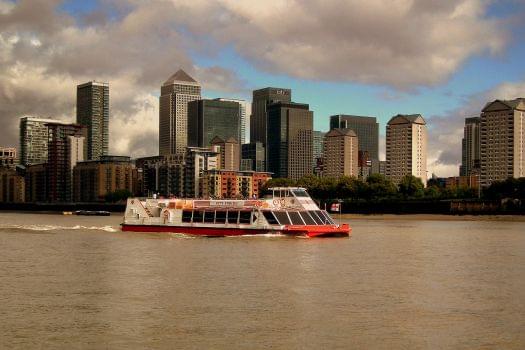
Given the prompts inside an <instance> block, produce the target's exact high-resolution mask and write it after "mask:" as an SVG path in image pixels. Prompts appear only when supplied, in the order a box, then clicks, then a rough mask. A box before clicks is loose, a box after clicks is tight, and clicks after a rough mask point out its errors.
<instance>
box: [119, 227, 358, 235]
mask: <svg viewBox="0 0 525 350" xmlns="http://www.w3.org/2000/svg"><path fill="white" fill-rule="evenodd" d="M122 231H128V232H156V233H162V232H165V233H181V234H186V235H193V236H206V237H224V236H247V235H265V234H271V233H275V234H279V233H280V234H285V235H290V236H306V237H349V236H350V234H351V232H352V229H350V228H349V227H348V225H342V226H341V227H332V226H287V227H285V228H284V229H283V230H267V229H255V228H254V229H245V228H227V227H195V226H193V227H190V226H172V225H132V224H122Z"/></svg>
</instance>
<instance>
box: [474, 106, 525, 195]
mask: <svg viewBox="0 0 525 350" xmlns="http://www.w3.org/2000/svg"><path fill="white" fill-rule="evenodd" d="M480 125H481V131H480V135H481V149H480V163H481V185H482V186H489V185H490V184H491V183H492V182H494V181H501V180H506V179H507V178H509V177H514V178H518V177H523V176H525V98H517V99H514V100H510V101H505V100H495V101H493V102H489V103H487V104H486V105H485V107H484V108H483V110H482V111H481V117H480Z"/></svg>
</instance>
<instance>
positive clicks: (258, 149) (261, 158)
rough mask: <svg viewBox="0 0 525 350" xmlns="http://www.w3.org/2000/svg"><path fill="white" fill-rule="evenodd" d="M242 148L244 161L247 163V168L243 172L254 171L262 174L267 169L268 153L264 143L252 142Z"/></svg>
mask: <svg viewBox="0 0 525 350" xmlns="http://www.w3.org/2000/svg"><path fill="white" fill-rule="evenodd" d="M241 147H242V156H241V159H242V160H241V164H242V161H249V166H248V162H245V164H246V165H245V168H244V169H241V170H253V171H257V172H262V171H264V169H265V168H266V151H265V148H264V146H263V144H262V142H250V143H247V144H244V145H242V146H241Z"/></svg>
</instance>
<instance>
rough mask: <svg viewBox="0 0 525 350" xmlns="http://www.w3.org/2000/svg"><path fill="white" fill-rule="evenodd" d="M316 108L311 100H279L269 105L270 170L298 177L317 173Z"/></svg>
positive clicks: (267, 154) (274, 173)
mask: <svg viewBox="0 0 525 350" xmlns="http://www.w3.org/2000/svg"><path fill="white" fill-rule="evenodd" d="M313 116H314V114H313V112H312V111H310V110H309V106H308V104H302V103H292V102H277V103H274V104H271V105H269V106H268V144H267V145H268V147H267V149H266V159H267V160H268V162H267V165H268V171H269V172H271V173H273V177H275V178H278V177H286V178H290V179H294V180H297V179H299V178H301V177H303V176H305V175H309V174H312V173H313V168H312V158H313V156H312V153H313V145H312V131H313Z"/></svg>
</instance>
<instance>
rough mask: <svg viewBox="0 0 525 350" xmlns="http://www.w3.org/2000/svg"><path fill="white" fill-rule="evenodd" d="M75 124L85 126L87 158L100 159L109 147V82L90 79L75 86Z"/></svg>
mask: <svg viewBox="0 0 525 350" xmlns="http://www.w3.org/2000/svg"><path fill="white" fill-rule="evenodd" d="M77 124H79V125H82V126H84V127H86V129H87V136H86V146H85V148H86V153H85V156H86V157H87V159H89V160H91V159H95V160H96V159H100V157H101V156H105V155H107V154H108V147H109V84H108V83H100V82H96V81H90V82H87V83H85V84H81V85H78V86H77Z"/></svg>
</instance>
